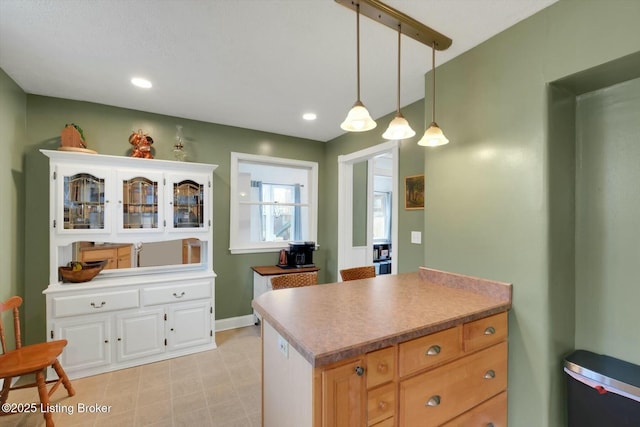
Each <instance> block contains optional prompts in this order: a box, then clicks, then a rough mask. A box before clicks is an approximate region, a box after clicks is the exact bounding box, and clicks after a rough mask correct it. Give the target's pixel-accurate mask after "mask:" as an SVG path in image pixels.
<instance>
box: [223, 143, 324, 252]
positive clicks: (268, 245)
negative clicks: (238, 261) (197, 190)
mask: <svg viewBox="0 0 640 427" xmlns="http://www.w3.org/2000/svg"><path fill="white" fill-rule="evenodd" d="M317 182H318V164H317V163H315V162H307V161H302V160H292V159H283V158H277V157H268V156H258V155H252V154H243V153H231V180H230V187H231V198H230V199H231V205H230V212H229V214H230V215H229V216H230V219H229V232H230V233H229V250H230V251H231V253H232V254H241V253H252V252H274V251H278V250H280V249H282V248H286V247H288V246H289V242H291V241H314V242H315V241H316V233H317V218H318V215H317V199H318V198H317V194H318V193H317Z"/></svg>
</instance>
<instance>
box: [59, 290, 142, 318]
mask: <svg viewBox="0 0 640 427" xmlns="http://www.w3.org/2000/svg"><path fill="white" fill-rule="evenodd" d="M139 305H140V299H139V296H138V291H137V290H135V289H132V290H128V291H120V292H106V293H96V294H88V295H76V296H71V297H54V298H53V316H54V317H67V316H77V315H79V314H94V313H102V312H105V311H113V310H124V309H127V308H136V307H138V306H139Z"/></svg>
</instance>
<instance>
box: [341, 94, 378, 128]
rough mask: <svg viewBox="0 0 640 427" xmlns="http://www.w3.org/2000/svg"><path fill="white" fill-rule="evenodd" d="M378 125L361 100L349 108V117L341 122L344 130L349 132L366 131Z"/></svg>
mask: <svg viewBox="0 0 640 427" xmlns="http://www.w3.org/2000/svg"><path fill="white" fill-rule="evenodd" d="M376 126H377V123H376V122H375V121H374V120H373V119H372V118H371V115H370V114H369V111H367V109H366V108H365V106H364V105H363V104H362V102H360V101H356V103H355V104H353V108H351V110H349V113H348V114H347V118H346V119H344V122H342V123H341V124H340V127H341V128H342V130H346V131H347V132H364V131H367V130H371V129H373V128H375V127H376Z"/></svg>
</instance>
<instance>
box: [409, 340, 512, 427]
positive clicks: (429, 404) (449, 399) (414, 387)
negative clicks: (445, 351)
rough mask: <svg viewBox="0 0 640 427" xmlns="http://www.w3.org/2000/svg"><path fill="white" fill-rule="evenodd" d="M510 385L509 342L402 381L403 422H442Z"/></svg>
mask: <svg viewBox="0 0 640 427" xmlns="http://www.w3.org/2000/svg"><path fill="white" fill-rule="evenodd" d="M506 388H507V343H506V342H502V343H500V344H497V345H495V346H493V347H490V348H487V349H485V350H482V351H479V352H477V353H474V354H471V355H469V356H467V357H463V358H461V359H458V360H455V361H453V362H451V363H448V364H446V365H444V366H441V367H439V368H436V369H433V370H431V371H428V372H425V373H423V374H420V375H417V376H415V377H413V378H409V379H407V380H405V381H402V382H401V383H400V414H399V415H400V425H401V426H406V427H410V426H415V425H420V426H432V425H433V426H439V425H441V424H442V423H444V422H445V421H448V420H450V419H452V418H454V417H455V416H457V415H459V414H462V413H463V412H465V411H468V410H469V409H471V408H473V407H474V406H476V405H478V404H480V403H481V402H484V401H485V400H487V399H489V398H491V397H493V396H495V395H497V394H498V393H500V392H502V391H504V390H506Z"/></svg>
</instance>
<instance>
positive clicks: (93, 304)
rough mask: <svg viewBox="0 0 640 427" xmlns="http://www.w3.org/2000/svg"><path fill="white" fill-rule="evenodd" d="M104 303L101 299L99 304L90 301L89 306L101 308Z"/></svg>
mask: <svg viewBox="0 0 640 427" xmlns="http://www.w3.org/2000/svg"><path fill="white" fill-rule="evenodd" d="M105 304H106V302H104V301H102V302H101V303H100V305H96V303H95V302H92V303H91V307H93V308H102V307H104V305H105Z"/></svg>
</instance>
